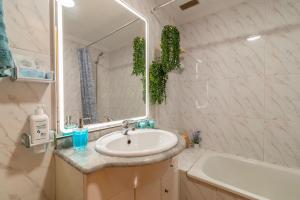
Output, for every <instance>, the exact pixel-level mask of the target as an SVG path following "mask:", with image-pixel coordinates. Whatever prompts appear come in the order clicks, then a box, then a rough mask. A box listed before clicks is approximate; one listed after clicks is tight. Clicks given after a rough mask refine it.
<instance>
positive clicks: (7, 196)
mask: <svg viewBox="0 0 300 200" xmlns="http://www.w3.org/2000/svg"><path fill="white" fill-rule="evenodd" d="M48 10H49V9H48V1H47V0H43V1H40V0H4V11H5V17H6V18H5V20H6V25H7V32H8V36H9V41H10V44H11V46H12V47H13V49H12V50H13V51H14V52H15V53H18V54H22V55H29V56H32V57H34V58H35V59H36V60H37V61H45V63H44V64H49V62H50V58H49V55H50V54H49V49H50V45H49V44H50V41H49V36H50V34H49V11H48ZM48 67H49V66H48ZM0 91H1V92H0V199H1V200H12V199H20V200H21V199H22V200H42V199H45V200H46V199H54V178H53V177H54V165H53V160H52V150H51V149H50V151H49V152H47V153H45V154H35V153H33V152H32V151H31V150H28V149H26V148H24V147H23V146H22V145H21V144H20V137H21V134H22V133H24V132H27V131H28V128H29V127H28V126H29V125H28V122H27V121H28V116H29V115H30V114H32V113H33V112H34V109H35V108H36V106H37V104H45V105H46V111H47V114H48V115H49V116H51V113H50V111H51V87H50V86H49V85H46V84H36V83H21V82H12V81H10V80H9V79H2V80H0Z"/></svg>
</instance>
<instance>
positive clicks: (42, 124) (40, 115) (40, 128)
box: [29, 105, 50, 144]
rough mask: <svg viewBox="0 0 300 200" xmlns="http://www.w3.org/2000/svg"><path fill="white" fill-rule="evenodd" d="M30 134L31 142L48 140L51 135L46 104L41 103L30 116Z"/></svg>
mask: <svg viewBox="0 0 300 200" xmlns="http://www.w3.org/2000/svg"><path fill="white" fill-rule="evenodd" d="M29 121H30V134H31V143H32V144H35V143H39V142H42V141H48V140H49V137H50V133H49V117H48V116H47V115H46V114H45V112H44V106H43V105H39V106H38V107H37V108H36V110H35V113H34V114H33V115H31V116H30V118H29Z"/></svg>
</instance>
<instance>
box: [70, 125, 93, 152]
mask: <svg viewBox="0 0 300 200" xmlns="http://www.w3.org/2000/svg"><path fill="white" fill-rule="evenodd" d="M72 137H73V148H74V149H75V150H79V151H83V150H85V149H86V146H87V144H88V141H89V132H88V129H87V128H79V129H77V130H75V131H74V132H73V136H72Z"/></svg>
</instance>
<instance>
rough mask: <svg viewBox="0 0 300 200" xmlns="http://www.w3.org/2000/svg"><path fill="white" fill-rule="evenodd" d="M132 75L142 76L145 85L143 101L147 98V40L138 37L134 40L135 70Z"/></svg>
mask: <svg viewBox="0 0 300 200" xmlns="http://www.w3.org/2000/svg"><path fill="white" fill-rule="evenodd" d="M132 75H136V76H140V77H141V81H142V83H143V100H144V101H145V98H146V57H145V39H144V38H141V37H136V38H134V40H133V69H132Z"/></svg>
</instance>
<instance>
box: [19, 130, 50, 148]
mask: <svg viewBox="0 0 300 200" xmlns="http://www.w3.org/2000/svg"><path fill="white" fill-rule="evenodd" d="M54 134H55V131H52V130H50V139H49V140H46V141H45V140H43V141H38V142H35V143H32V141H31V136H30V135H29V134H27V133H24V134H23V135H22V137H21V143H22V144H23V145H24V146H25V147H26V148H33V147H36V146H41V145H48V144H49V143H52V142H54Z"/></svg>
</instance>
